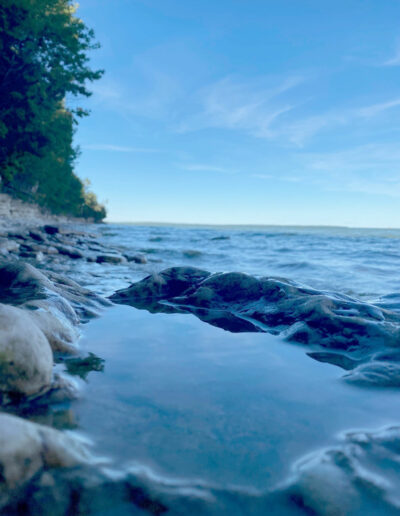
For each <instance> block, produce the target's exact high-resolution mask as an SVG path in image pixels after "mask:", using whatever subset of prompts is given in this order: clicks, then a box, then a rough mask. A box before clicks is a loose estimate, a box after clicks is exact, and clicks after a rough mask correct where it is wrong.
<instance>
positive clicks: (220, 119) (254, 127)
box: [178, 76, 304, 137]
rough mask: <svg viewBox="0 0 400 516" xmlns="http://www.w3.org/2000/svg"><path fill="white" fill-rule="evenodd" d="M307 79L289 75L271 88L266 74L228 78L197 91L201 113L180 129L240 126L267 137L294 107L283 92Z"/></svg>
mask: <svg viewBox="0 0 400 516" xmlns="http://www.w3.org/2000/svg"><path fill="white" fill-rule="evenodd" d="M303 80H304V79H303V78H302V77H297V76H296V77H289V78H287V79H285V80H283V81H281V83H280V84H278V85H277V86H274V87H271V86H268V84H267V83H268V82H269V81H268V78H265V77H264V78H259V79H257V80H251V81H242V80H240V79H235V78H233V77H225V78H223V79H221V80H219V81H216V82H214V83H212V84H210V85H208V86H207V87H205V88H203V89H201V90H200V91H198V92H197V94H196V97H197V105H198V110H197V113H196V112H195V113H194V114H193V115H192V116H189V117H188V118H186V119H185V120H184V121H183V122H181V123H180V124H179V127H178V130H179V131H180V132H189V131H195V130H200V129H207V128H220V129H238V130H243V131H245V132H248V133H250V134H252V135H254V136H258V137H267V136H268V135H269V134H270V131H271V127H272V125H273V124H274V122H275V121H276V120H277V119H279V118H280V117H281V116H282V115H283V114H285V113H287V112H289V111H291V110H292V109H293V108H294V105H293V104H292V103H291V102H288V101H287V100H286V101H285V100H282V99H281V98H280V97H281V95H282V94H283V93H285V92H287V91H289V90H291V89H292V88H294V87H295V86H297V85H298V84H300V83H301V82H303Z"/></svg>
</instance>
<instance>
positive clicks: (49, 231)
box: [43, 224, 60, 235]
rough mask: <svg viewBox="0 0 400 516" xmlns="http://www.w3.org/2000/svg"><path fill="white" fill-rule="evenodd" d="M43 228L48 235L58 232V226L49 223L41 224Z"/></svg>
mask: <svg viewBox="0 0 400 516" xmlns="http://www.w3.org/2000/svg"><path fill="white" fill-rule="evenodd" d="M43 230H44V231H45V232H46V233H47V234H48V235H55V234H56V233H59V232H60V228H59V227H58V226H52V225H50V224H46V225H45V226H43Z"/></svg>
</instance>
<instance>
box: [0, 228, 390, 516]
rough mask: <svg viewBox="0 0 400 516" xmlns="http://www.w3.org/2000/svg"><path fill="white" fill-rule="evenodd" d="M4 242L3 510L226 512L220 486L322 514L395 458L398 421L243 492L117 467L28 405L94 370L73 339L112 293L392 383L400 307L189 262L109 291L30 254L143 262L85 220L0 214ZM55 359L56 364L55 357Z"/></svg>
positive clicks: (69, 393) (258, 502)
mask: <svg viewBox="0 0 400 516" xmlns="http://www.w3.org/2000/svg"><path fill="white" fill-rule="evenodd" d="M89 229H90V228H89ZM0 253H1V258H0V336H1V338H0V402H1V411H0V472H1V475H0V514H6V515H13V514H15V515H16V514H27V515H32V516H33V515H44V516H47V515H48V516H50V515H51V516H58V515H59V516H67V515H69V514H82V515H83V514H84V515H89V514H93V515H95V514H100V513H101V514H117V513H118V514H119V515H125V514H126V515H128V514H142V513H143V511H144V512H145V513H148V514H155V515H158V514H163V513H165V512H167V511H168V507H169V506H173V507H174V511H173V513H174V514H188V513H191V514H222V513H223V506H222V505H220V504H221V503H222V504H223V502H224V500H225V499H229V500H230V501H232V500H236V501H237V503H238V506H242V507H246V508H247V509H249V511H250V512H251V510H252V508H254V510H255V511H256V512H257V513H258V512H259V511H261V510H264V509H265V510H267V509H268V510H270V511H271V512H270V513H271V514H279V511H281V510H282V507H286V510H287V513H288V514H301V513H303V511H302V509H301V507H303V508H306V509H307V510H308V511H309V510H312V511H314V512H313V513H319V511H321V508H325V509H326V507H330V509H329V510H330V511H331V512H329V513H332V514H336V513H342V512H340V511H341V510H342V509H343V507H345V506H346V507H347V509H348V510H352V507H353V506H354V504H357V503H358V502H357V497H358V494H357V489H356V488H355V487H354V486H356V485H359V484H362V483H363V482H364V483H365V482H367V480H368V479H367V477H366V476H365V473H364V472H363V468H364V469H365V467H366V466H365V463H366V462H369V461H372V462H374V461H376V457H377V456H379V454H381V453H383V452H382V450H383V451H384V452H385V453H387V456H388V460H390V461H391V463H393V464H394V463H396V462H397V461H398V455H399V454H398V442H399V435H400V433H399V427H397V426H394V427H392V428H389V429H384V430H382V431H378V432H370V433H352V434H349V435H347V436H345V438H344V444H340V445H338V446H337V447H336V448H330V449H327V450H325V451H323V452H316V453H315V454H313V455H311V456H309V457H307V458H306V459H304V460H303V461H300V462H299V463H298V464H296V465H295V467H294V470H293V475H292V476H290V478H289V479H288V480H287V482H286V483H284V484H282V485H281V486H278V487H277V488H276V489H274V490H266V491H262V492H254V493H251V494H249V493H248V492H242V491H240V489H239V490H233V491H229V490H224V489H222V488H221V487H217V486H208V485H204V484H199V485H196V484H193V483H191V482H190V481H187V482H186V481H184V480H182V481H181V480H171V481H168V480H166V479H162V480H161V479H157V478H155V477H152V475H151V474H149V472H146V471H135V470H129V471H121V470H120V469H118V468H114V467H113V465H112V464H110V463H108V462H107V461H105V460H100V459H99V458H97V457H95V456H93V454H92V453H91V452H90V443H89V442H87V441H85V440H83V439H82V438H81V437H80V436H79V435H77V434H75V433H69V432H65V431H59V430H56V429H53V428H49V427H47V426H43V425H41V424H37V423H34V422H31V421H29V420H28V419H25V417H24V415H25V414H29V412H30V410H32V408H33V407H35V406H37V404H42V405H44V406H51V405H52V403H60V401H61V402H62V401H63V400H71V399H73V398H75V397H78V396H79V395H80V394H79V389H77V387H76V384H75V382H74V381H73V377H72V376H70V375H69V374H68V372H69V371H74V373H76V372H78V375H79V376H81V377H85V374H87V373H88V371H91V370H101V368H102V367H103V365H102V360H101V358H99V357H96V356H95V355H93V354H91V353H90V352H89V353H88V354H83V353H82V351H81V350H80V349H79V346H78V344H77V342H78V339H79V335H80V331H81V325H82V324H84V323H86V322H88V321H89V320H90V319H92V318H93V317H97V316H99V315H100V314H101V312H102V311H103V310H106V309H107V308H108V307H110V306H111V305H112V303H117V304H128V305H131V306H134V307H136V308H140V309H145V310H148V311H150V312H164V313H190V314H193V315H195V316H196V317H198V318H199V319H201V320H202V321H204V322H206V323H208V324H211V325H214V326H217V327H220V328H223V329H225V330H228V331H230V332H268V333H272V334H274V335H281V337H283V338H285V339H286V340H289V341H293V342H296V343H299V344H301V345H302V346H304V348H305V350H306V351H307V353H308V354H309V356H310V357H311V358H314V359H315V360H318V361H321V362H329V363H331V364H334V365H337V366H339V367H341V368H342V369H344V370H346V376H345V380H346V381H351V382H353V383H357V384H360V385H374V386H379V387H398V386H399V385H400V373H399V371H400V368H399V366H398V363H399V360H398V359H399V357H400V355H399V353H398V342H399V331H400V316H399V314H398V312H397V311H396V310H392V309H391V307H388V306H387V303H386V302H385V300H383V302H382V303H381V304H379V303H377V304H375V305H371V304H368V303H363V302H360V301H358V300H356V299H353V298H350V297H348V296H344V295H340V294H335V293H329V292H323V291H317V290H314V289H310V288H306V287H303V286H301V285H298V284H296V283H294V282H289V281H287V280H284V279H282V278H268V277H266V278H255V277H252V276H249V275H246V274H241V273H210V272H208V271H204V270H201V269H196V268H193V267H173V268H170V269H166V270H164V271H162V272H161V273H159V274H153V275H150V276H147V277H146V278H144V279H143V280H141V281H138V282H135V283H133V284H132V285H131V286H130V287H128V288H125V289H121V290H119V291H117V292H116V293H115V294H113V295H112V296H110V299H106V298H104V297H101V296H100V295H98V294H96V293H94V292H92V291H91V290H89V289H86V288H83V287H81V286H80V285H78V284H77V283H76V282H74V281H72V280H71V279H69V278H67V277H65V276H64V275H60V274H58V273H56V272H53V271H50V270H46V271H44V270H39V269H38V268H36V267H34V265H37V266H39V267H44V266H47V264H51V263H53V260H54V259H55V257H56V259H57V260H59V261H60V262H68V261H69V260H74V261H75V260H76V261H79V260H81V261H85V262H89V263H98V264H113V265H118V264H129V262H134V263H137V264H144V263H145V258H144V257H143V256H141V255H136V254H131V255H127V254H126V253H124V252H123V250H120V249H116V248H110V247H107V246H105V245H103V244H102V243H101V242H99V241H98V238H97V236H96V234H91V233H90V232H88V231H87V228H86V227H85V226H76V225H71V224H54V223H53V224H46V225H44V226H41V227H29V226H27V225H19V226H16V227H13V228H9V229H7V230H6V229H4V227H3V229H2V230H1V235H0ZM33 264H34V265H33ZM60 362H61V363H62V364H63V365H64V369H65V372H60V371H59V370H58V369H59V368H57V365H56V364H58V363H60ZM343 461H345V462H346V464H348V466H346V467H343ZM326 468H328V470H329V471H330V472H333V478H339V479H340V482H342V484H343V486H344V489H345V490H346V492H347V493H348V496H347V499H346V500H341V501H340V502H337V500H336V498H335V492H336V490H335V486H334V485H333V484H332V485H331V484H329V483H324V485H321V478H322V477H323V476H324V471H325V469H326ZM349 468H350V469H349ZM367 476H368V475H367ZM366 489H367V488H366ZM186 492H190V495H189V496H187V495H183V494H182V493H186ZM379 496H380V500H381V502H380V503H382V504H383V505H382V506H384V507H386V508H387V510H388V511H392V510H393V511H396V510H397V509H396V507H397V506H398V505H399V506H400V502H398V500H397V498H396V495H395V493H393V492H392V491H391V490H390V489H388V490H386V491H384V495H383V494H382V495H379ZM275 506H276V512H274V510H275V509H274V507H275ZM247 509H246V510H247ZM385 510H386V509H385ZM107 511H108V512H107ZM221 511H222V512H221ZM335 511H336V512H335ZM337 511H339V512H337ZM238 514H242V513H241V512H240V511H239V512H238Z"/></svg>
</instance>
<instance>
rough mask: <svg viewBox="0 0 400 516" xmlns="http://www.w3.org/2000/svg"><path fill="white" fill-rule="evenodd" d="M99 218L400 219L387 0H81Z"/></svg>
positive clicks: (396, 21) (396, 25) (396, 105)
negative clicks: (90, 75) (95, 46)
mask: <svg viewBox="0 0 400 516" xmlns="http://www.w3.org/2000/svg"><path fill="white" fill-rule="evenodd" d="M78 16H80V17H81V18H82V19H83V21H84V22H85V23H86V25H88V26H89V27H91V28H93V29H94V31H95V34H96V39H97V40H98V41H99V42H100V43H101V48H100V49H99V50H96V51H93V52H92V53H91V57H92V65H93V67H94V68H102V69H104V70H105V74H104V76H103V78H102V79H101V80H100V81H97V82H96V83H93V84H92V85H91V89H92V91H93V95H92V97H91V98H90V99H89V100H86V99H85V100H81V99H80V100H73V101H72V102H71V104H73V105H82V106H84V107H86V108H89V109H90V110H91V115H90V116H89V117H87V118H85V119H84V120H83V121H81V122H80V125H79V128H78V130H77V133H76V143H77V144H78V145H79V146H80V148H81V156H80V158H79V161H78V163H77V166H76V172H77V173H78V175H79V176H80V177H82V178H88V179H89V180H90V181H91V185H92V189H93V191H95V192H96V194H97V196H98V198H99V200H100V201H105V202H106V206H107V209H108V220H109V221H114V222H149V221H153V222H155V221H158V222H175V223H200V224H284V225H344V226H354V227H400V1H399V0H384V1H381V2H378V1H376V0H345V1H342V0H324V1H321V0H113V1H112V2H111V1H110V0H81V1H80V6H79V9H78Z"/></svg>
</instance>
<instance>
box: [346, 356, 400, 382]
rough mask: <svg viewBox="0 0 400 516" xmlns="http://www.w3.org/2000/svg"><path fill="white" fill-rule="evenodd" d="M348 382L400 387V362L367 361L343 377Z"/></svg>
mask: <svg viewBox="0 0 400 516" xmlns="http://www.w3.org/2000/svg"><path fill="white" fill-rule="evenodd" d="M343 378H344V379H345V380H346V381H347V382H349V383H353V384H357V385H363V386H371V387H400V364H399V363H391V362H377V361H376V362H375V361H373V362H367V363H365V364H362V365H360V366H358V367H357V368H355V369H353V370H352V371H351V372H350V373H348V374H347V375H345V376H344V377H343Z"/></svg>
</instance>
